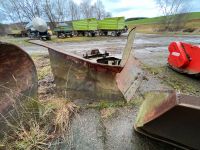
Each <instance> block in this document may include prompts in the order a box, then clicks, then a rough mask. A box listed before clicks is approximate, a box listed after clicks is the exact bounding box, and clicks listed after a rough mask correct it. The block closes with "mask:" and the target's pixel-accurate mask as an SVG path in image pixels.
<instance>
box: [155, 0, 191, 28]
mask: <svg viewBox="0 0 200 150" xmlns="http://www.w3.org/2000/svg"><path fill="white" fill-rule="evenodd" d="M187 2H188V1H187V0H156V3H157V5H158V6H159V8H160V10H161V12H162V14H163V15H164V16H163V19H162V20H161V23H162V25H163V27H164V28H163V30H168V31H173V30H179V29H181V28H182V27H183V26H184V25H185V22H186V20H187V16H188V15H187V12H188V9H187V8H189V7H188V4H187V5H186V3H187Z"/></svg>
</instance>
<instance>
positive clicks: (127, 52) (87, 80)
mask: <svg viewBox="0 0 200 150" xmlns="http://www.w3.org/2000/svg"><path fill="white" fill-rule="evenodd" d="M134 35H135V29H133V30H131V31H130V33H129V36H128V41H127V44H126V47H125V49H124V51H123V56H122V59H120V58H116V57H114V56H110V55H109V53H107V52H105V53H100V51H99V50H98V49H94V50H92V51H91V52H90V53H87V54H86V55H84V56H83V57H79V56H77V55H74V54H70V53H67V52H65V50H64V49H63V50H62V49H58V48H56V47H54V46H52V45H50V44H48V43H45V42H42V41H36V40H31V41H30V42H31V43H34V44H37V45H41V46H44V47H46V48H48V51H49V55H50V61H51V68H52V72H53V75H54V80H55V83H56V86H57V89H58V90H57V91H58V92H60V91H61V93H62V95H63V96H65V97H69V98H72V99H73V98H74V99H76V98H81V99H83V98H84V99H102V98H103V99H112V100H116V99H118V100H119V99H120V100H122V99H127V100H130V99H131V98H132V97H133V96H134V93H135V92H136V90H137V88H138V87H139V85H140V83H141V80H142V77H141V76H142V70H141V69H140V68H139V63H138V61H137V60H136V59H135V58H134V57H133V56H132V54H131V50H132V44H133V39H134ZM135 68H137V69H136V70H135Z"/></svg>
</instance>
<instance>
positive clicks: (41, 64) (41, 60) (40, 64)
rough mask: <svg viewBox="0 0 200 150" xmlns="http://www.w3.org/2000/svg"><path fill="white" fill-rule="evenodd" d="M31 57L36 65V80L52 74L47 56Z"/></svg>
mask: <svg viewBox="0 0 200 150" xmlns="http://www.w3.org/2000/svg"><path fill="white" fill-rule="evenodd" d="M31 57H32V59H33V60H34V62H35V64H36V68H37V75H38V80H42V79H44V78H45V77H46V76H48V75H51V74H52V72H51V66H50V60H49V56H48V55H42V54H34V55H31Z"/></svg>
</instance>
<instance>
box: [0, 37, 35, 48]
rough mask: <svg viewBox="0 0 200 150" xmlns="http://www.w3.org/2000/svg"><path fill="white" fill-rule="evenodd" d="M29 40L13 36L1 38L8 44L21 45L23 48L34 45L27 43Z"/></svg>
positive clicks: (0, 39) (0, 38)
mask: <svg viewBox="0 0 200 150" xmlns="http://www.w3.org/2000/svg"><path fill="white" fill-rule="evenodd" d="M27 39H28V38H17V37H16V38H15V37H11V36H1V37H0V41H2V42H7V43H11V44H15V45H21V46H29V45H32V44H31V43H28V42H26V40H27Z"/></svg>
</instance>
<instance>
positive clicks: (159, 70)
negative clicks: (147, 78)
mask: <svg viewBox="0 0 200 150" xmlns="http://www.w3.org/2000/svg"><path fill="white" fill-rule="evenodd" d="M143 69H144V70H146V71H148V72H149V73H150V74H152V75H154V76H157V77H158V78H160V79H161V80H162V83H163V84H165V85H168V86H170V87H172V88H173V89H175V90H176V91H180V92H181V93H184V94H190V95H191V94H192V95H196V96H200V93H199V91H200V85H199V80H200V79H199V78H194V77H193V76H186V75H184V74H180V73H177V72H175V71H173V70H172V69H170V68H169V67H167V66H163V67H151V66H147V65H144V66H143Z"/></svg>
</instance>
